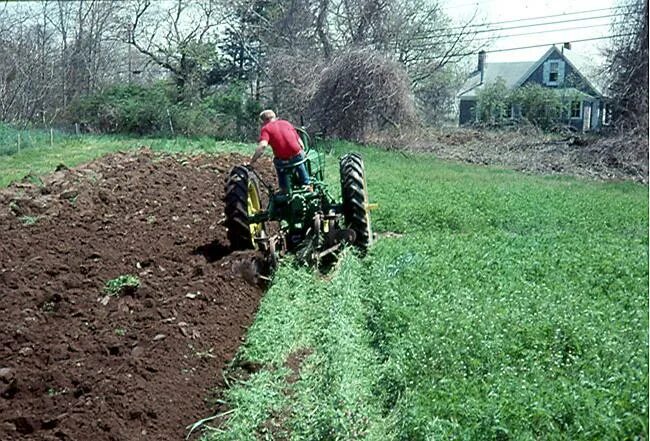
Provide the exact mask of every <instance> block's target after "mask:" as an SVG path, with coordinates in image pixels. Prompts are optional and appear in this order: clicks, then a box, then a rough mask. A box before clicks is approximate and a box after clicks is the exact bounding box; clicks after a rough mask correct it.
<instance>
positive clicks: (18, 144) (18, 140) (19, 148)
mask: <svg viewBox="0 0 650 441" xmlns="http://www.w3.org/2000/svg"><path fill="white" fill-rule="evenodd" d="M18 153H20V132H18Z"/></svg>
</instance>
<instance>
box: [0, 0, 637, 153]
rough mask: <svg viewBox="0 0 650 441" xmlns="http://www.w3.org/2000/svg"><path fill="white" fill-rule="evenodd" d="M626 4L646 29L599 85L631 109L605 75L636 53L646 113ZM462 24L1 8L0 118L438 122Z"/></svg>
mask: <svg viewBox="0 0 650 441" xmlns="http://www.w3.org/2000/svg"><path fill="white" fill-rule="evenodd" d="M637 4H638V5H641V9H643V5H645V21H643V19H642V18H641V20H637V21H634V22H633V21H632V20H630V21H627V22H626V23H625V24H624V26H627V27H628V29H630V28H633V29H636V28H638V27H639V26H641V27H642V26H645V27H644V28H643V29H645V40H643V38H641V37H642V35H643V34H642V33H641V31H642V29H639V32H640V33H639V35H640V37H639V38H640V40H639V41H640V43H639V44H637V43H635V42H636V40H634V41H633V42H632V43H630V41H628V40H620V41H617V45H618V46H615V47H614V49H613V50H612V52H611V53H610V60H611V63H612V70H611V71H612V77H614V76H616V75H618V76H619V77H620V79H618V80H616V81H614V82H613V83H612V84H620V85H621V86H620V87H619V89H617V90H616V91H614V92H613V93H614V94H616V93H618V96H619V98H620V100H621V103H622V104H621V106H620V107H621V108H622V109H623V108H625V109H627V108H630V109H633V108H634V106H633V105H631V104H630V103H627V104H624V103H623V102H624V101H625V99H628V101H630V97H631V95H630V93H629V91H625V90H624V89H623V85H628V84H629V82H626V80H625V78H626V77H624V76H623V74H622V73H623V72H627V71H626V70H625V69H621V68H619V67H618V66H619V65H620V64H623V65H625V63H628V64H627V66H629V67H630V68H631V67H632V66H631V64H630V63H631V60H636V59H637V56H638V53H639V52H638V50H636V49H634V50H636V52H634V51H632V52H630V51H629V48H630V47H638V46H640V48H641V51H643V50H645V63H646V64H645V68H644V69H645V79H646V81H645V82H646V88H645V91H646V97H645V109H646V114H647V2H646V1H644V0H631V6H630V8H634V7H635V5H637ZM470 24H471V23H470V22H465V23H458V22H454V21H452V20H451V19H450V17H449V16H447V15H446V14H445V13H444V11H443V10H442V8H441V6H440V3H439V2H438V0H235V1H228V0H203V1H191V0H167V1H152V0H128V1H118V0H102V1H99V0H79V1H64V0H49V1H42V2H5V3H1V4H0V57H1V58H2V60H3V61H2V63H1V64H0V121H2V122H10V123H18V124H42V125H53V124H55V125H56V124H58V125H62V124H74V123H79V124H80V125H81V127H82V128H83V129H84V130H88V131H102V132H139V133H150V132H160V131H167V132H172V133H185V134H198V133H202V134H210V135H214V136H220V137H230V138H232V137H239V138H245V137H247V136H249V135H250V133H252V131H253V129H254V127H255V125H256V121H255V115H256V113H257V112H258V111H259V110H260V109H261V108H263V107H272V108H274V109H276V110H277V111H278V113H279V114H281V115H282V116H284V117H286V118H290V119H292V120H294V121H296V122H297V121H299V120H300V119H301V118H303V119H304V121H305V122H306V123H307V124H308V125H309V126H310V128H311V129H312V130H314V131H318V132H320V133H322V134H323V135H326V136H337V137H344V138H348V139H353V140H363V139H365V137H366V136H367V134H368V133H370V132H372V131H375V130H377V129H383V128H390V129H400V128H403V127H404V126H405V125H408V124H411V123H413V122H415V121H422V120H425V121H426V122H427V123H430V124H435V123H437V122H440V120H442V119H444V118H447V117H449V115H450V113H451V111H452V109H453V104H454V99H455V93H456V92H457V88H458V86H459V84H460V83H461V82H462V81H463V79H464V75H465V73H466V72H463V69H462V66H463V65H462V64H461V63H459V61H461V60H463V58H462V57H459V55H460V54H464V53H468V52H472V51H474V50H475V49H477V47H478V43H475V41H474V37H475V31H473V29H476V28H475V27H472V26H470ZM474 24H475V23H474ZM621 26H623V25H621ZM644 42H645V43H644ZM635 44H636V46H634V45H635ZM644 44H645V46H643V45H644ZM643 47H645V49H643ZM471 63H473V60H471ZM637 64H638V63H637ZM614 66H616V67H614ZM637 71H638V69H637ZM637 71H635V72H637ZM642 73H643V72H641V74H639V73H638V72H637V73H636V74H633V73H632V74H630V75H632V76H634V75H637V76H638V75H641V77H642ZM641 77H640V78H641ZM626 97H627V98H626ZM631 101H632V102H634V103H636V102H637V101H638V100H637V98H633V99H631ZM628 113H631V112H628Z"/></svg>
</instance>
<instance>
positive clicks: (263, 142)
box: [250, 139, 269, 165]
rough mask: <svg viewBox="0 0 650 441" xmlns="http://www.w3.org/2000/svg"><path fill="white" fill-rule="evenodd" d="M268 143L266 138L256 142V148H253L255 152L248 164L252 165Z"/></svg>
mask: <svg viewBox="0 0 650 441" xmlns="http://www.w3.org/2000/svg"><path fill="white" fill-rule="evenodd" d="M267 145H269V142H268V141H266V140H264V139H263V140H261V141H260V143H259V144H257V148H256V149H255V153H253V157H252V158H251V162H250V165H253V164H254V163H255V161H257V160H258V159H259V158H260V156H262V153H264V149H265V148H266V146H267Z"/></svg>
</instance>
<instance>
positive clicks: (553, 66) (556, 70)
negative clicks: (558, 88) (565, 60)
mask: <svg viewBox="0 0 650 441" xmlns="http://www.w3.org/2000/svg"><path fill="white" fill-rule="evenodd" d="M559 76H560V63H559V62H557V61H551V62H550V63H549V73H548V82H549V83H557V80H558V78H559Z"/></svg>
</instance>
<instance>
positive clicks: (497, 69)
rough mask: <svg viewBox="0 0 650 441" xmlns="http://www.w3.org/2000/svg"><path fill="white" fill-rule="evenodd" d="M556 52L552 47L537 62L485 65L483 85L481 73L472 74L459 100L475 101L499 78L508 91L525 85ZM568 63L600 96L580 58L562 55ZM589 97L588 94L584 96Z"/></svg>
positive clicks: (459, 95)
mask: <svg viewBox="0 0 650 441" xmlns="http://www.w3.org/2000/svg"><path fill="white" fill-rule="evenodd" d="M554 51H557V52H558V53H559V51H558V49H557V48H556V47H555V46H551V47H550V48H549V50H548V51H546V52H545V53H544V55H542V56H541V57H540V58H539V59H537V60H536V61H520V62H506V63H485V67H484V74H483V82H482V83H481V73H480V72H479V71H475V72H472V74H471V75H470V77H469V78H468V79H467V81H465V84H463V87H462V88H461V89H460V93H459V94H458V98H460V99H463V98H465V99H475V98H476V93H477V92H478V91H479V90H480V89H482V88H483V87H485V85H486V84H492V83H494V82H495V81H496V80H497V78H502V79H503V81H504V82H505V85H506V87H507V88H508V89H512V88H515V87H518V86H520V85H521V84H523V83H524V82H525V81H526V79H528V77H530V75H532V73H533V72H534V71H535V70H536V69H537V68H538V67H539V66H540V65H541V64H542V63H543V62H544V60H546V59H547V58H548V56H549V55H550V54H551V53H553V52H554ZM562 56H563V57H564V58H565V60H566V61H568V62H569V64H571V65H572V66H573V68H574V70H575V71H576V72H578V73H579V74H580V75H581V76H582V77H583V78H584V80H585V81H586V82H587V84H588V85H589V86H591V88H592V89H594V91H595V92H597V93H598V94H599V95H600V94H601V91H600V90H599V89H598V88H597V87H595V86H594V82H593V81H589V79H587V78H586V77H585V74H584V72H581V71H580V70H579V65H581V64H583V63H577V62H576V59H577V58H579V57H575V56H573V54H572V55H571V56H569V55H568V53H565V54H562ZM583 95H585V96H589V95H587V94H583Z"/></svg>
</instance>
